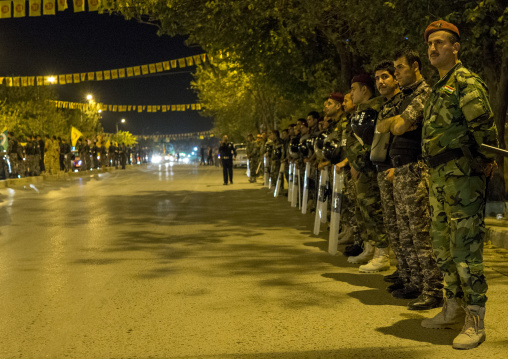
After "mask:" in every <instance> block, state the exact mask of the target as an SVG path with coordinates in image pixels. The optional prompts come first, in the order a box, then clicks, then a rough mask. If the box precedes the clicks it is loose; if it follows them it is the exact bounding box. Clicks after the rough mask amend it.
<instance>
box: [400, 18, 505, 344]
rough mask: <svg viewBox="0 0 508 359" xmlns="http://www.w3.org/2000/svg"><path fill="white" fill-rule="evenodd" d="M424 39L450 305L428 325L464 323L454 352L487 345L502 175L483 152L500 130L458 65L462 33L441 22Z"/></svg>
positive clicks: (476, 84) (438, 243) (435, 215)
mask: <svg viewBox="0 0 508 359" xmlns="http://www.w3.org/2000/svg"><path fill="white" fill-rule="evenodd" d="M424 36H425V41H426V42H427V45H428V55H429V60H430V63H431V65H432V66H434V67H435V68H436V69H437V70H438V71H439V76H440V78H441V79H440V80H439V81H438V82H437V83H436V84H435V85H434V87H433V89H432V93H431V95H430V98H429V101H427V103H426V104H425V108H424V120H423V130H422V151H423V156H424V158H425V159H426V161H427V163H428V165H429V171H430V173H429V174H430V182H429V185H430V196H429V199H430V205H431V220H432V222H431V235H432V241H433V247H434V252H435V254H436V257H437V263H438V265H439V267H440V269H441V271H442V272H443V275H444V280H445V294H446V298H447V301H446V303H445V304H444V306H443V310H442V311H441V312H440V313H438V314H437V315H436V316H434V317H433V318H430V319H424V320H423V321H422V326H423V327H425V328H449V327H451V326H454V325H456V324H462V322H465V323H464V326H463V327H462V331H461V332H460V334H459V335H458V336H457V337H456V338H455V339H454V340H453V347H454V348H456V349H471V348H474V347H476V346H478V345H479V344H481V343H482V342H483V341H484V340H485V326H484V317H485V302H486V301H487V296H486V293H487V281H486V279H485V275H484V265H483V241H484V235H485V222H484V217H485V189H486V183H487V178H489V177H491V175H492V172H493V171H494V170H495V169H496V168H497V164H496V162H495V161H494V155H492V154H490V153H488V152H486V151H485V150H483V149H482V148H481V145H482V144H484V143H485V144H488V145H494V146H497V144H498V142H497V130H496V126H495V123H494V116H493V113H492V110H491V107H490V104H489V100H488V99H489V96H488V93H487V88H486V85H485V84H484V82H483V81H482V80H481V79H480V78H479V77H478V76H477V75H475V74H474V73H472V72H471V71H469V70H467V69H466V68H465V67H464V66H463V65H462V63H461V62H460V61H459V60H458V52H459V50H460V43H459V40H460V34H459V30H458V29H457V27H456V26H455V25H453V24H450V23H448V22H446V21H442V20H440V21H435V22H433V23H431V24H430V25H429V26H428V27H427V29H426V30H425V34H424ZM401 127H403V128H404V127H407V128H410V127H411V124H409V123H403V124H402V125H401ZM461 299H462V301H463V302H464V309H463V308H462V307H461V305H460V302H461ZM464 316H465V321H464Z"/></svg>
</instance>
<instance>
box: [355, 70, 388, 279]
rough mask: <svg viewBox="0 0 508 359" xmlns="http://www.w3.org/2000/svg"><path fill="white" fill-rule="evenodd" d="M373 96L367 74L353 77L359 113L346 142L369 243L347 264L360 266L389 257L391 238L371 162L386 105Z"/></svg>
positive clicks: (372, 89) (372, 87) (360, 220)
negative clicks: (376, 127) (379, 118)
mask: <svg viewBox="0 0 508 359" xmlns="http://www.w3.org/2000/svg"><path fill="white" fill-rule="evenodd" d="M374 94H375V90H374V80H373V79H372V78H371V77H370V76H369V75H368V74H361V75H357V76H355V77H353V79H352V80H351V99H352V101H353V103H354V104H355V105H356V114H355V116H354V117H353V118H352V120H351V125H352V126H351V128H352V131H351V133H350V134H349V136H348V138H347V141H346V157H347V159H348V163H349V165H350V167H351V177H352V178H353V181H354V184H355V188H356V194H357V196H356V201H357V206H358V207H359V209H360V211H359V213H358V215H359V218H358V223H362V224H363V225H364V226H365V232H366V233H365V234H366V238H365V239H366V240H365V241H364V250H363V252H362V253H361V254H359V255H357V256H355V257H349V258H348V262H350V263H358V264H363V263H367V262H368V261H369V260H370V259H374V258H378V257H379V258H386V256H387V255H388V237H387V235H386V231H385V227H384V223H383V214H382V209H381V197H380V196H381V195H380V192H379V186H378V183H377V172H376V168H375V166H374V165H373V164H372V162H371V161H370V151H371V145H372V138H373V136H374V123H375V119H376V118H377V114H378V112H379V111H380V110H381V107H382V106H383V103H384V98H383V97H382V96H380V97H374ZM373 257H374V258H373ZM384 269H388V268H386V267H385V268H384Z"/></svg>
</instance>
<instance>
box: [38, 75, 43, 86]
mask: <svg viewBox="0 0 508 359" xmlns="http://www.w3.org/2000/svg"><path fill="white" fill-rule="evenodd" d="M42 85H44V77H42V76H37V86H42Z"/></svg>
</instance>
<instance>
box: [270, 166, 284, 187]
mask: <svg viewBox="0 0 508 359" xmlns="http://www.w3.org/2000/svg"><path fill="white" fill-rule="evenodd" d="M279 171H280V160H271V161H270V178H271V179H272V186H273V188H275V186H276V185H277V178H279ZM283 183H284V182H283Z"/></svg>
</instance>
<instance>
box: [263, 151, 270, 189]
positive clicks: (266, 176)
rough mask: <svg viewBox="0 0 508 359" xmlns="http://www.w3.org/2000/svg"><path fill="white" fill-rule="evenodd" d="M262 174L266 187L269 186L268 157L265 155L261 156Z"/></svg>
mask: <svg viewBox="0 0 508 359" xmlns="http://www.w3.org/2000/svg"><path fill="white" fill-rule="evenodd" d="M263 176H264V183H265V186H266V187H268V186H269V183H268V182H269V179H270V176H269V174H268V157H267V156H266V155H265V157H264V158H263Z"/></svg>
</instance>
